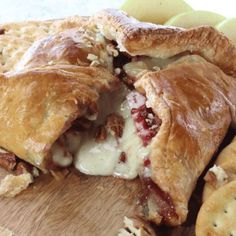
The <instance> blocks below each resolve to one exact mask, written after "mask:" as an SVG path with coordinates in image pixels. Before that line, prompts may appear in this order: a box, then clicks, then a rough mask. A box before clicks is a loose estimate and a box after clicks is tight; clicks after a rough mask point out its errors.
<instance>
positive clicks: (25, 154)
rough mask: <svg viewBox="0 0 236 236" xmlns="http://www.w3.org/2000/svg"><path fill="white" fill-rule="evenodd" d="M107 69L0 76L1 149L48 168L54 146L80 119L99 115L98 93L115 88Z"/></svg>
mask: <svg viewBox="0 0 236 236" xmlns="http://www.w3.org/2000/svg"><path fill="white" fill-rule="evenodd" d="M117 82H118V81H117V79H116V78H115V77H113V76H112V75H111V74H110V73H109V72H108V71H107V70H106V69H103V68H95V67H79V66H73V65H65V66H57V67H53V68H50V67H45V68H39V69H32V70H25V71H21V72H17V73H14V74H13V73H8V74H5V75H1V77H0V100H1V103H0V110H1V113H0V129H1V134H2V135H1V136H0V146H1V147H3V148H4V149H6V150H8V151H11V152H13V153H15V154H16V155H17V156H18V157H19V158H21V159H23V160H26V161H27V162H30V163H31V164H33V165H35V166H37V167H39V168H42V169H43V168H45V167H46V165H47V163H46V162H48V161H50V157H51V154H50V148H51V146H52V144H53V143H54V142H55V141H56V140H57V139H58V138H59V137H60V135H61V134H62V133H63V132H65V131H66V130H67V129H68V128H69V127H70V126H71V123H72V122H73V121H74V120H75V119H77V118H78V117H81V116H84V115H87V114H91V112H93V113H94V112H97V111H96V110H94V108H96V102H97V100H98V98H99V93H101V92H105V91H108V90H112V89H114V88H116V87H117Z"/></svg>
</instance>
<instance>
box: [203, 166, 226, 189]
mask: <svg viewBox="0 0 236 236" xmlns="http://www.w3.org/2000/svg"><path fill="white" fill-rule="evenodd" d="M204 180H205V181H206V182H208V183H209V184H210V185H212V186H213V187H215V188H216V187H219V186H221V185H223V184H224V183H226V182H227V181H228V176H227V174H226V173H225V171H224V170H223V169H222V168H221V167H220V166H216V165H214V166H213V167H212V168H211V169H209V171H208V172H207V174H206V175H205V177H204Z"/></svg>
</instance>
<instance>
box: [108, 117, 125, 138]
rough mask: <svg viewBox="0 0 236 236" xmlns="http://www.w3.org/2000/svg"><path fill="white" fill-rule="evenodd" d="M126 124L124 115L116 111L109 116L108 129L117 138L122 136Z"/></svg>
mask: <svg viewBox="0 0 236 236" xmlns="http://www.w3.org/2000/svg"><path fill="white" fill-rule="evenodd" d="M124 125H125V121H124V118H123V117H122V116H120V115H117V114H115V113H112V114H110V115H108V116H107V120H106V129H107V131H108V132H109V133H110V134H111V135H113V136H115V137H116V138H121V137H122V134H123V129H124Z"/></svg>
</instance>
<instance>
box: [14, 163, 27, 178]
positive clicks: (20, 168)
mask: <svg viewBox="0 0 236 236" xmlns="http://www.w3.org/2000/svg"><path fill="white" fill-rule="evenodd" d="M30 169H31V168H30V165H29V164H28V163H26V162H22V161H21V162H19V163H18V164H17V166H16V170H15V174H16V175H22V174H25V173H28V172H29V173H30V172H31V170H30Z"/></svg>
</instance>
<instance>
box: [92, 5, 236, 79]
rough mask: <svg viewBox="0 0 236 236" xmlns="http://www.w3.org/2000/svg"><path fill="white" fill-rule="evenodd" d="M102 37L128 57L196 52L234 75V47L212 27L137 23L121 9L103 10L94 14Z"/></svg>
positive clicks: (235, 66)
mask: <svg viewBox="0 0 236 236" xmlns="http://www.w3.org/2000/svg"><path fill="white" fill-rule="evenodd" d="M94 20H95V22H96V24H97V26H98V28H99V29H100V30H101V32H102V33H103V34H104V35H105V37H106V38H108V39H110V40H114V41H116V42H117V44H118V46H119V48H120V50H121V51H124V52H127V53H128V54H130V55H131V56H137V55H146V56H150V57H159V58H168V57H171V56H174V55H177V54H180V53H186V52H187V53H192V54H198V55H201V56H202V57H204V58H205V59H206V60H208V61H210V62H212V63H213V64H215V65H217V66H219V67H220V68H221V69H222V70H223V71H224V72H225V73H226V74H229V75H234V76H236V48H235V46H234V45H233V43H232V42H231V41H230V40H229V39H228V38H227V37H225V36H224V35H223V34H221V33H220V32H219V31H217V30H216V29H214V28H212V27H208V26H202V27H197V28H192V29H182V28H176V27H170V26H162V25H155V24H151V23H144V22H139V21H137V20H136V19H134V18H131V17H128V16H127V15H126V14H125V13H124V12H122V11H119V10H115V9H106V10H103V11H101V12H100V13H98V14H97V15H95V16H94Z"/></svg>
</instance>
